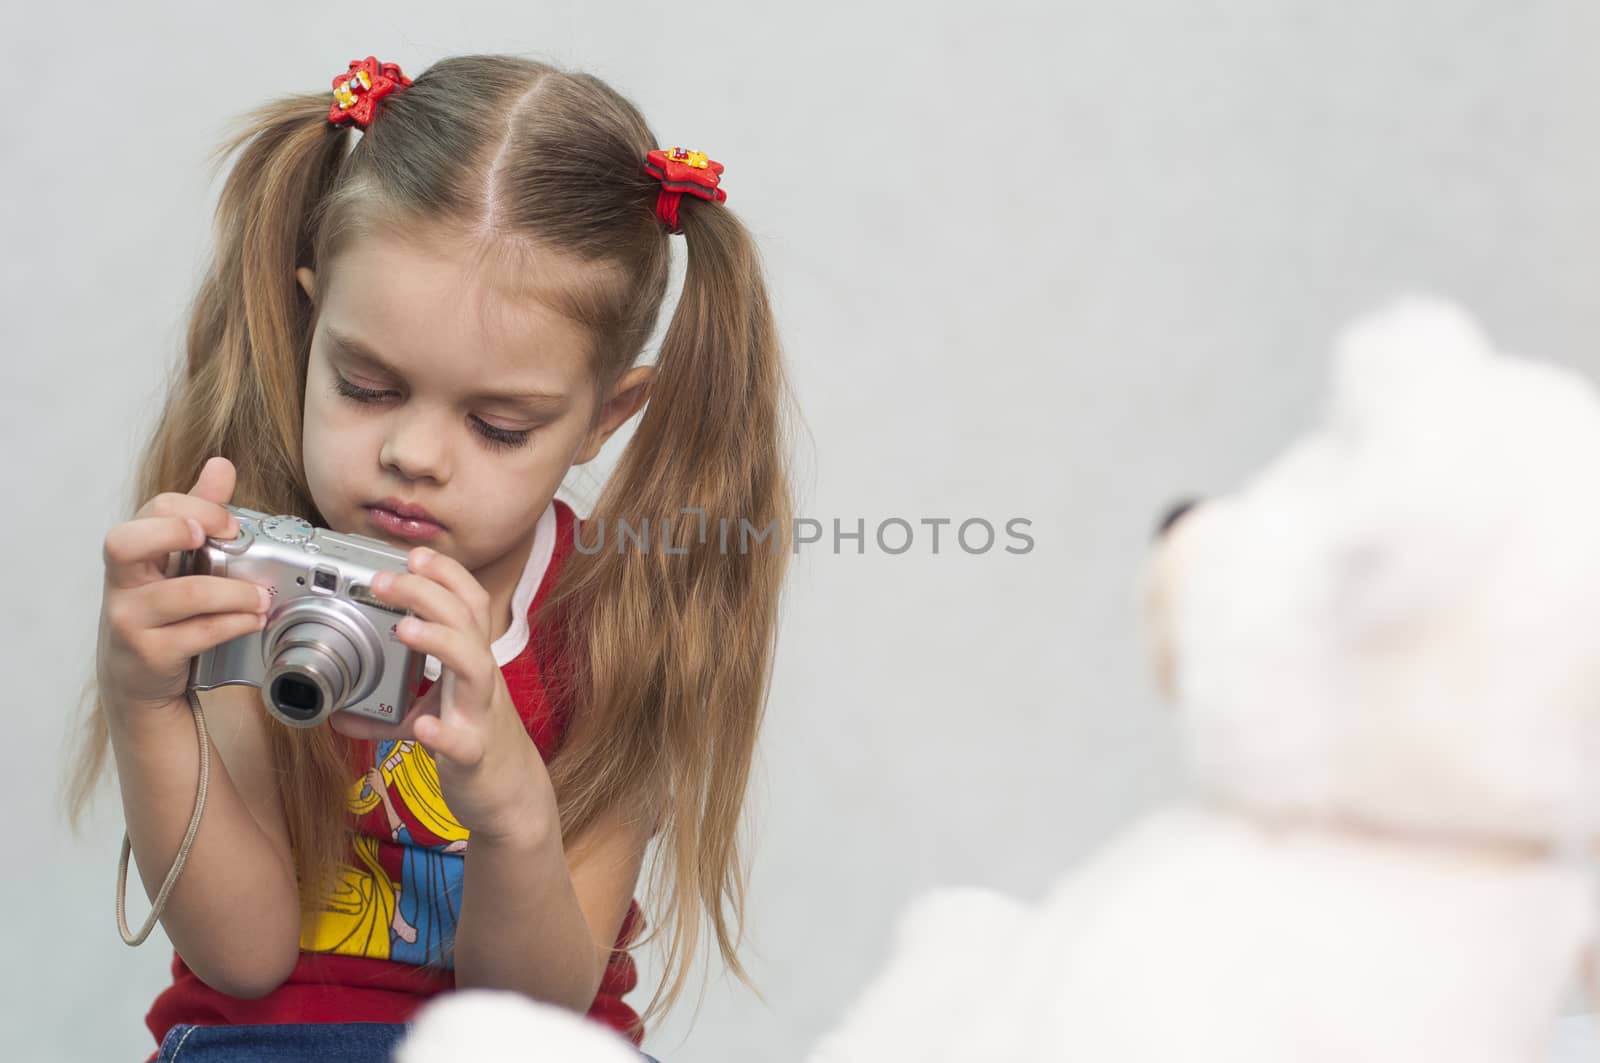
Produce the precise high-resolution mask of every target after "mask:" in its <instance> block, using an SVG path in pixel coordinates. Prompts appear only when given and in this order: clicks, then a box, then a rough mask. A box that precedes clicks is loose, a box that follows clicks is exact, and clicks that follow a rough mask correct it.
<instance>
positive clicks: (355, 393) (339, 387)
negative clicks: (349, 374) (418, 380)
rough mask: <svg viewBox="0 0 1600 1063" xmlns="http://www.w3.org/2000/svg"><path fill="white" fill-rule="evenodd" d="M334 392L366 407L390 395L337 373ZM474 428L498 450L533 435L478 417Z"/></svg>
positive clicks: (484, 440)
mask: <svg viewBox="0 0 1600 1063" xmlns="http://www.w3.org/2000/svg"><path fill="white" fill-rule="evenodd" d="M333 390H334V391H336V392H338V393H339V394H340V395H343V396H344V397H345V398H347V399H350V400H351V401H352V402H359V403H362V404H364V405H367V404H371V403H374V402H381V401H382V400H383V398H384V396H386V395H388V394H389V392H387V391H373V390H372V389H370V388H363V387H357V386H356V385H354V384H352V383H350V381H348V380H346V379H345V378H344V377H342V376H340V375H339V374H337V373H335V374H334V375H333ZM472 427H473V429H474V430H475V431H476V432H477V433H478V438H480V439H482V440H483V442H484V443H485V445H487V446H489V447H492V448H494V449H497V450H515V449H516V448H518V447H520V446H523V445H525V444H526V443H527V442H528V437H529V436H531V435H532V434H533V430H532V429H531V428H529V429H523V430H521V431H513V430H512V429H509V428H496V427H495V426H494V425H492V424H489V423H488V422H487V421H484V420H481V419H480V418H478V417H476V416H474V417H473V418H472Z"/></svg>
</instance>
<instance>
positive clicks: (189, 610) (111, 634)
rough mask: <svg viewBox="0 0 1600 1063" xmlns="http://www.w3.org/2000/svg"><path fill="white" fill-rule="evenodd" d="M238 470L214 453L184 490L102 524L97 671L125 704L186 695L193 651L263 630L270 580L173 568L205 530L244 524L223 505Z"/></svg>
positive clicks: (107, 691)
mask: <svg viewBox="0 0 1600 1063" xmlns="http://www.w3.org/2000/svg"><path fill="white" fill-rule="evenodd" d="M234 479H235V472H234V468H233V463H232V462H230V461H228V459H226V458H221V457H214V458H211V459H210V460H209V461H207V462H206V464H205V467H204V468H202V469H201V470H200V479H199V480H197V481H196V482H195V485H194V487H193V488H192V489H191V490H190V491H189V493H188V494H179V493H177V492H175V491H169V492H167V493H165V494H160V495H157V496H156V497H154V498H152V499H151V500H150V501H148V502H146V503H145V504H144V505H143V506H142V507H140V509H139V512H138V513H137V514H136V515H135V516H134V518H133V519H132V520H130V521H128V522H126V523H124V524H118V525H117V526H116V527H114V528H112V529H111V531H110V532H108V533H107V534H106V540H105V548H104V558H105V567H106V575H105V591H104V596H103V598H102V600H101V607H100V641H99V648H98V651H97V653H96V674H97V676H98V678H99V683H100V691H101V698H102V700H103V701H104V703H105V704H106V705H107V706H108V708H109V707H112V706H115V708H116V710H117V711H120V712H122V713H123V714H128V713H134V712H138V711H140V710H143V709H159V708H165V707H168V706H170V705H172V704H173V703H174V702H177V703H179V704H182V703H184V702H185V701H186V696H185V695H186V693H187V690H188V685H189V659H190V658H191V657H194V656H195V655H196V654H199V653H202V652H204V651H206V650H208V649H211V648H212V647H213V646H219V645H221V644H222V643H224V642H227V641H228V640H229V639H234V638H238V637H239V636H240V635H248V634H249V633H251V632H252V631H259V630H261V628H262V626H263V625H264V623H265V617H266V612H267V607H268V604H269V601H270V599H269V598H268V595H267V591H266V588H264V587H260V586H257V585H256V584H254V583H251V582H250V581H249V580H243V579H235V578H230V577H227V576H198V575H190V576H168V575H167V573H169V572H174V571H176V568H175V566H173V565H172V562H173V561H174V560H175V559H174V557H173V555H174V554H175V553H176V552H178V551H182V550H193V549H197V548H198V547H200V546H201V545H202V544H203V543H204V542H205V539H206V536H208V535H210V536H214V537H216V538H219V539H232V538H234V537H235V536H237V535H238V534H239V524H238V521H236V520H235V519H234V517H233V514H231V513H229V512H228V511H227V510H226V509H224V508H223V505H224V503H226V502H227V501H228V500H229V499H230V498H232V497H233V488H234Z"/></svg>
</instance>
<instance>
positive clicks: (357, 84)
mask: <svg viewBox="0 0 1600 1063" xmlns="http://www.w3.org/2000/svg"><path fill="white" fill-rule="evenodd" d="M410 84H411V79H410V78H408V77H406V76H405V75H404V74H402V73H400V67H399V66H397V65H396V64H394V63H384V64H382V65H379V63H378V60H377V58H376V57H375V56H370V55H369V56H367V57H366V58H365V59H352V60H350V70H349V72H347V73H344V74H340V75H339V76H338V77H336V78H334V79H333V103H332V104H331V105H330V106H329V107H328V121H330V122H332V123H333V124H334V125H344V124H346V123H350V122H354V123H355V124H356V125H359V126H360V127H361V128H363V129H365V128H366V127H367V126H369V125H371V124H372V118H373V115H374V113H375V110H374V109H375V108H376V107H377V105H378V101H379V100H381V99H383V98H384V97H385V96H387V95H389V93H391V92H399V91H400V90H401V89H403V88H405V87H406V86H407V85H410Z"/></svg>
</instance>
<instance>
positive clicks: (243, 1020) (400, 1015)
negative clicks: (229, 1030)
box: [145, 499, 644, 1060]
mask: <svg viewBox="0 0 1600 1063" xmlns="http://www.w3.org/2000/svg"><path fill="white" fill-rule="evenodd" d="M581 524H582V522H581V521H579V520H578V519H577V515H576V514H575V513H574V512H573V510H572V507H571V506H569V505H567V504H566V503H565V502H563V501H561V500H559V499H557V500H554V501H553V502H552V503H551V507H550V509H549V511H547V512H546V513H545V515H544V516H543V517H542V518H541V519H540V522H539V526H538V528H537V530H536V532H535V535H534V545H533V549H532V551H531V553H530V556H529V559H528V564H527V566H526V568H525V569H524V571H523V574H522V578H521V580H520V581H519V583H518V585H517V589H516V592H515V593H514V594H513V596H512V605H513V609H512V615H513V616H520V617H521V618H522V620H521V621H519V622H515V623H513V624H512V628H511V630H510V631H507V632H506V634H505V635H504V636H502V638H500V639H498V640H496V642H495V644H494V650H495V657H496V659H497V660H499V661H501V662H502V664H501V672H502V674H504V676H505V680H506V687H507V689H508V690H509V691H510V692H511V698H512V701H513V702H514V703H515V704H516V706H517V711H518V713H519V715H521V717H522V719H523V722H524V724H526V725H527V729H528V734H529V735H530V736H531V737H532V738H533V741H534V745H535V746H537V747H538V749H539V752H540V754H541V755H542V756H543V757H544V758H545V760H546V761H548V760H549V759H550V758H551V757H552V756H553V755H554V753H555V751H556V750H557V749H558V748H559V747H560V744H561V737H562V733H563V730H564V724H565V719H564V718H563V717H562V716H561V714H560V713H558V712H557V711H555V709H554V707H553V705H552V704H551V701H550V699H549V697H548V696H547V694H546V692H545V687H544V684H543V683H542V682H541V679H540V669H539V664H538V651H539V649H540V648H541V644H540V640H539V637H538V635H539V633H538V632H537V631H535V630H532V629H531V624H529V623H528V622H527V617H529V616H531V615H532V612H533V610H534V608H536V607H537V606H538V605H539V603H540V602H542V601H543V600H544V597H545V595H546V593H547V592H548V591H549V589H550V587H551V586H553V585H554V582H555V577H556V573H557V572H558V571H559V570H560V567H561V562H562V560H563V559H564V558H565V557H566V556H567V555H568V554H570V553H571V551H572V547H573V535H574V532H575V529H576V528H577V527H579V526H581ZM524 603H526V605H525V607H523V606H524ZM436 672H437V662H433V661H430V663H429V674H430V675H434V674H436ZM428 685H431V680H430V681H429V683H428V684H425V685H424V686H423V690H426V689H427V686H428ZM351 757H352V763H351V768H352V773H353V774H352V783H351V789H350V810H351V812H352V814H353V815H354V816H355V819H356V823H357V837H356V841H355V843H354V845H353V846H352V851H351V854H350V857H349V860H350V863H349V865H348V866H347V867H345V868H344V869H343V871H342V875H341V880H340V885H339V887H338V888H337V889H336V891H335V893H334V895H332V896H330V897H328V898H327V899H326V903H325V904H324V906H323V907H322V909H321V910H320V911H318V912H315V913H312V912H308V913H306V919H305V922H304V923H303V927H302V933H301V939H300V950H301V951H300V959H299V962H298V963H296V964H295V968H294V971H293V972H292V973H291V974H290V975H289V978H288V980H287V981H286V982H284V983H283V984H282V985H281V986H279V987H278V988H277V989H275V990H273V991H272V992H271V993H269V994H267V995H266V996H264V997H261V998H260V999H257V1000H241V999H239V998H237V997H231V996H228V995H227V994H225V993H220V992H218V991H217V990H215V989H212V988H211V987H210V986H208V985H206V984H205V983H204V982H202V981H201V980H200V979H199V978H198V977H197V976H196V975H195V974H194V972H193V971H191V970H190V969H189V968H188V966H187V965H186V964H185V963H184V962H183V959H182V958H181V957H180V956H178V954H177V953H176V952H174V953H173V955H172V977H173V982H172V985H170V986H169V987H167V988H166V989H165V990H163V991H162V992H161V994H160V995H159V996H157V997H156V999H155V1003H154V1004H153V1005H151V1008H150V1011H149V1013H148V1014H147V1015H146V1016H145V1025H146V1026H148V1027H149V1028H150V1032H151V1033H152V1034H154V1035H155V1038H156V1041H157V1043H158V1044H159V1043H160V1041H161V1039H162V1037H163V1036H165V1034H166V1032H167V1030H168V1029H170V1028H171V1027H172V1026H173V1025H175V1024H177V1023H180V1022H181V1023H190V1024H193V1025H230V1026H231V1025H241V1024H255V1023H313V1022H407V1021H409V1020H410V1019H411V1017H412V1015H413V1014H414V1013H415V1012H416V1011H417V1010H418V1009H419V1008H421V1007H422V1005H423V1004H425V1003H427V1002H428V999H429V998H430V997H433V996H434V995H436V994H438V993H442V992H447V991H449V990H451V989H454V988H455V968H454V962H453V960H452V958H451V956H450V954H449V949H450V947H451V946H452V945H453V943H454V940H455V921H456V915H457V913H458V912H459V909H460V902H461V885H462V878H463V873H464V863H465V862H464V859H463V856H462V851H463V850H465V849H466V847H467V837H468V832H467V829H466V828H465V827H463V826H462V825H461V824H460V823H458V822H456V821H455V818H454V817H453V816H452V815H451V814H450V810H449V808H448V807H447V806H446V805H445V803H444V801H443V800H442V797H441V795H440V792H439V787H438V774H437V771H436V769H435V767H434V764H433V761H432V758H431V757H429V756H428V754H427V751H426V750H425V749H424V748H423V747H422V746H421V744H420V743H416V742H411V741H401V742H394V741H385V742H371V741H364V742H363V741H352V743H351ZM643 928H644V917H643V914H642V912H641V911H640V908H639V904H638V901H637V900H634V901H633V902H632V903H631V904H630V905H629V906H628V913H627V916H626V917H625V918H624V919H623V922H622V928H621V930H620V931H619V933H618V935H617V941H616V946H615V950H614V951H613V952H612V954H611V960H610V962H609V963H608V964H607V965H606V970H605V975H604V977H603V979H602V980H601V983H600V991H599V993H598V994H597V995H596V997H595V1000H594V1003H593V1005H591V1006H590V1008H589V1012H588V1015H589V1017H590V1018H591V1019H593V1020H595V1021H596V1022H600V1023H603V1024H605V1025H607V1026H610V1027H612V1028H614V1029H616V1030H617V1031H618V1032H620V1033H621V1034H622V1035H623V1036H624V1037H627V1038H628V1039H629V1040H630V1041H632V1042H633V1043H634V1044H635V1045H639V1044H641V1043H642V1042H643V1040H644V1029H643V1027H642V1026H641V1025H640V1024H639V1017H638V1015H637V1014H636V1013H635V1012H634V1011H633V1009H632V1008H631V1007H629V1006H628V1005H627V1004H626V1003H624V1002H623V1000H622V997H623V995H624V994H626V993H628V992H629V991H630V990H632V989H633V988H634V987H635V986H636V985H637V983H638V971H637V970H636V968H635V967H634V962H633V958H632V956H630V955H629V953H628V951H627V950H628V948H629V946H630V945H631V944H632V943H633V942H634V941H635V940H636V938H637V935H638V933H639V931H641V930H642V929H643ZM155 1058H156V1053H152V1054H151V1056H150V1059H151V1060H154V1059H155Z"/></svg>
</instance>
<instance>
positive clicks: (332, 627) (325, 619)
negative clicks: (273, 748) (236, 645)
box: [261, 593, 384, 727]
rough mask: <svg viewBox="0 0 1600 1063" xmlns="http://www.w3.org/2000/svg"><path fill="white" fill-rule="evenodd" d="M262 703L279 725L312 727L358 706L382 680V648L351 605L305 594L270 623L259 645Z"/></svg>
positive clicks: (361, 615) (363, 618)
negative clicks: (346, 709)
mask: <svg viewBox="0 0 1600 1063" xmlns="http://www.w3.org/2000/svg"><path fill="white" fill-rule="evenodd" d="M261 654H262V657H261V663H262V676H261V692H262V696H261V700H262V701H263V702H264V703H265V705H266V709H267V711H268V712H269V713H271V714H272V715H273V716H274V717H276V718H277V719H278V721H279V722H280V723H285V724H288V725H289V726H291V727H314V726H316V725H317V724H319V723H321V722H322V721H324V720H326V719H327V718H328V717H329V716H330V715H332V714H333V713H335V712H338V711H339V710H340V709H343V708H345V707H347V706H349V705H353V704H355V703H357V702H359V701H360V700H361V699H362V698H365V697H366V696H367V695H368V694H370V693H371V692H372V691H373V689H375V688H376V687H377V685H378V683H379V682H380V681H381V679H382V677H383V663H384V662H383V646H382V644H381V643H380V642H379V636H378V632H377V630H376V629H375V628H373V626H372V623H371V621H369V620H367V618H366V617H365V616H364V615H363V614H362V613H361V612H360V611H359V610H358V609H357V608H356V607H355V606H353V605H351V604H350V603H349V602H346V601H343V600H342V599H339V598H335V597H328V596H326V595H321V594H316V593H312V594H306V595H304V596H303V597H300V598H298V599H296V600H295V601H292V602H290V603H289V604H288V605H287V606H285V607H284V608H283V609H281V610H280V611H279V612H278V614H277V615H276V616H275V617H274V618H273V622H272V623H271V624H270V625H268V627H267V628H266V630H265V632H264V633H263V637H262V641H261Z"/></svg>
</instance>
